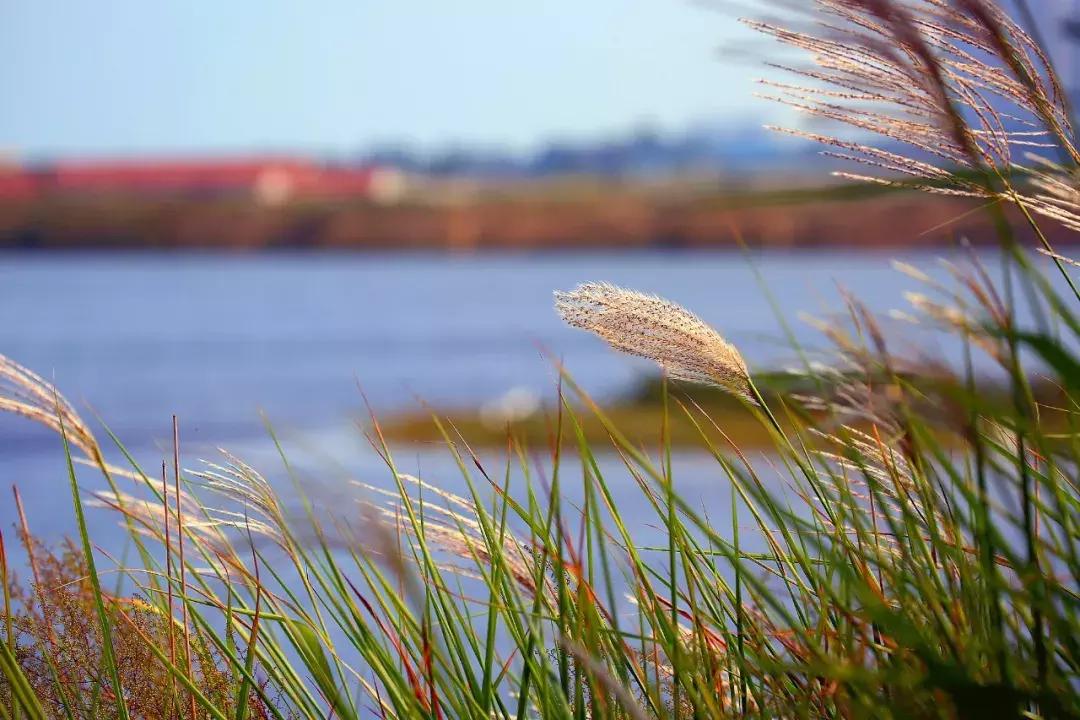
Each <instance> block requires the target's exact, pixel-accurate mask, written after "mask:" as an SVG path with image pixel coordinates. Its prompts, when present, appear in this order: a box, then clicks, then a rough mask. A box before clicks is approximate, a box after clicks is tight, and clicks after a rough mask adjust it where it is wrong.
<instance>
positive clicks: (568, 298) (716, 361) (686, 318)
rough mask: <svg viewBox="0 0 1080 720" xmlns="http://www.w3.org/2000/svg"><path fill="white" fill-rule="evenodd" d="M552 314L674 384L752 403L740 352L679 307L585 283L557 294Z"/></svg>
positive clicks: (640, 294) (751, 388) (613, 288)
mask: <svg viewBox="0 0 1080 720" xmlns="http://www.w3.org/2000/svg"><path fill="white" fill-rule="evenodd" d="M555 308H556V310H558V312H559V315H560V316H562V319H563V320H564V321H566V323H567V324H569V325H572V326H573V327H576V328H581V329H582V330H588V331H589V332H591V333H593V334H595V335H598V336H599V337H600V338H602V339H603V340H604V341H605V342H607V344H608V345H610V346H611V347H613V348H615V349H616V350H619V351H621V352H624V353H627V354H629V355H637V356H638V357H643V358H647V359H649V360H652V361H653V362H655V363H657V364H658V365H660V367H662V368H663V369H664V370H665V371H666V372H667V373H668V375H669V376H670V377H672V378H674V379H676V380H686V381H688V382H694V383H701V384H704V385H714V386H717V387H720V388H723V389H725V390H727V391H728V392H730V393H732V394H734V395H737V396H739V397H742V398H745V399H747V400H749V401H751V402H753V401H754V393H753V387H752V385H751V383H750V373H749V371H748V370H747V369H746V363H745V362H744V361H743V359H742V356H741V355H740V354H739V351H738V350H736V349H735V347H734V346H732V345H731V344H730V343H728V342H727V341H725V340H724V338H722V337H720V334H719V333H717V332H716V331H715V330H713V329H712V328H711V327H709V325H707V324H706V323H705V322H704V321H702V320H701V318H699V317H698V316H697V315H694V314H693V313H692V312H690V311H689V310H687V309H685V308H683V307H681V306H680V305H676V304H675V303H673V302H670V301H668V300H664V299H663V298H659V297H656V296H655V295H646V294H644V293H639V292H634V291H632V290H626V289H624V288H621V287H618V286H616V285H611V284H608V283H584V284H582V285H579V286H578V287H577V288H576V289H574V290H571V291H558V292H556V293H555Z"/></svg>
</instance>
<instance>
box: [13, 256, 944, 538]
mask: <svg viewBox="0 0 1080 720" xmlns="http://www.w3.org/2000/svg"><path fill="white" fill-rule="evenodd" d="M892 257H893V256H892V255H883V254H871V253H867V254H859V253H852V252H840V251H802V252H797V253H766V254H760V255H754V256H753V257H752V261H753V264H754V265H755V266H756V267H757V268H758V269H759V270H760V273H761V276H762V279H763V281H764V283H765V285H766V286H767V287H768V288H769V290H770V292H771V293H772V295H773V298H774V300H775V302H776V304H777V305H778V307H779V308H781V310H782V312H783V313H784V315H785V316H786V317H788V318H789V319H790V320H791V321H792V328H793V330H794V332H795V333H796V336H797V337H798V338H799V340H800V341H801V342H804V343H806V344H808V345H810V346H813V347H818V346H823V343H822V341H821V339H820V336H819V334H818V333H817V332H816V331H815V330H813V329H812V328H811V327H809V326H807V325H806V324H805V323H802V322H800V321H798V319H797V318H796V315H797V313H799V312H800V311H808V312H810V313H812V314H817V315H828V314H830V313H833V312H836V311H837V310H838V309H840V308H841V302H840V298H839V295H838V292H837V285H840V286H843V287H844V288H846V289H848V290H850V291H851V292H853V293H854V294H855V295H856V296H858V297H860V298H862V299H863V300H865V301H866V302H867V303H868V304H869V305H870V307H871V308H873V309H875V310H879V311H886V310H888V309H890V308H899V307H903V306H904V301H903V297H902V294H903V291H904V290H907V289H918V288H917V285H918V284H917V283H916V282H915V281H914V280H911V279H910V278H908V277H906V276H904V275H902V274H900V273H898V272H896V271H895V270H893V269H892V268H891V266H890V260H891V258H892ZM934 257H935V256H934V255H932V254H913V255H906V256H904V257H903V258H902V259H903V260H905V261H907V262H910V263H913V264H915V265H917V266H920V267H923V268H925V269H928V270H933V268H934V267H935V262H934ZM937 273H938V274H940V271H937ZM586 280H604V281H610V282H614V283H617V284H620V285H624V286H627V287H631V288H634V289H638V290H643V291H648V292H655V293H658V294H660V295H663V296H665V297H667V298H669V299H672V300H675V301H677V302H680V303H682V304H684V305H686V306H687V307H689V308H690V309H692V310H694V311H695V312H697V313H698V314H700V315H701V316H702V317H703V318H704V319H705V320H707V321H709V322H710V323H712V324H714V325H715V326H716V327H717V328H718V329H719V330H720V332H721V333H722V334H723V335H724V336H725V337H727V338H728V339H729V340H730V341H731V342H733V343H734V344H735V345H737V346H738V347H739V348H740V349H741V350H742V352H743V353H744V355H745V356H746V358H747V359H748V361H749V362H750V364H751V365H752V366H753V367H756V368H772V367H783V366H787V365H794V364H795V357H796V356H795V353H794V352H792V350H791V349H790V348H788V347H787V345H786V344H785V343H784V342H783V341H782V339H781V338H782V331H781V328H780V326H779V324H778V322H777V320H776V318H775V316H774V315H773V311H772V310H771V308H770V304H769V303H768V302H766V300H765V296H764V294H763V291H762V289H761V286H760V284H759V282H758V280H757V279H756V278H755V275H754V272H753V271H752V268H751V261H750V260H748V258H747V257H746V256H744V255H743V254H741V253H738V252H734V253H732V252H714V253H701V254H698V253H677V254H659V253H657V254H652V253H642V254H543V255H481V256H472V257H454V256H442V255H437V256H436V255H409V256H399V255H350V254H340V255H338V254H272V255H250V256H247V255H240V256H232V255H189V254H138V255H116V254H108V253H105V254H95V255H65V254H61V255H45V254H9V255H0V352H2V353H4V354H6V355H8V356H9V357H11V358H13V359H14V360H16V361H18V362H20V363H22V364H24V365H26V366H28V367H29V368H31V369H33V370H35V371H36V372H38V373H40V374H41V375H43V376H45V377H46V378H50V379H54V380H55V383H56V384H57V386H58V387H59V388H60V390H61V392H62V393H64V394H65V395H66V396H67V397H68V398H69V399H70V400H71V401H72V403H73V404H74V405H75V406H76V407H77V408H78V409H79V410H80V412H83V414H84V417H91V416H92V415H93V413H95V412H96V413H99V414H100V415H101V417H102V418H104V419H105V421H106V422H107V423H108V424H109V426H110V427H111V428H112V429H113V430H114V431H115V432H116V433H117V434H118V435H119V436H120V437H121V438H122V439H123V440H124V441H125V443H126V444H127V446H128V447H129V449H131V450H132V451H133V452H134V453H135V455H136V457H137V458H138V459H139V460H140V461H141V462H143V463H145V466H146V467H150V468H152V467H155V466H160V460H161V457H162V456H163V454H165V453H166V447H167V438H168V437H169V432H170V431H169V428H170V422H171V416H172V414H174V413H175V414H177V415H178V416H179V417H180V422H181V428H182V436H183V446H184V462H185V464H186V465H188V466H194V465H196V464H197V462H198V459H199V458H206V457H214V454H215V448H216V447H219V446H220V447H224V448H227V449H229V450H230V451H232V452H234V453H236V454H237V455H239V456H241V457H243V458H245V459H247V460H250V461H252V462H253V464H255V465H256V466H257V467H259V468H260V469H263V470H264V471H265V472H266V474H267V475H268V476H271V477H277V476H279V475H280V472H279V466H280V463H279V462H278V461H276V460H275V456H274V452H273V447H272V445H271V444H270V443H269V441H268V440H267V438H266V433H265V430H264V429H263V424H262V420H261V415H260V413H265V415H266V417H268V418H269V419H270V420H271V421H272V422H273V424H274V425H275V427H276V428H277V429H278V430H279V432H280V433H281V434H282V436H283V437H284V439H285V441H286V445H288V446H289V447H290V452H296V453H298V454H299V455H300V456H302V457H304V458H307V459H308V460H309V461H310V462H309V464H308V466H307V467H308V468H309V471H308V472H309V475H310V476H311V477H312V482H313V483H315V484H316V485H318V486H319V487H321V491H322V492H326V493H327V494H328V495H327V496H328V497H337V496H338V495H342V494H346V491H345V490H343V489H342V488H343V487H345V485H344V484H343V480H344V479H345V478H360V479H364V480H373V479H374V480H375V481H376V482H377V481H379V480H378V479H383V480H384V479H385V477H386V471H385V469H384V468H383V467H382V466H381V463H380V461H379V459H378V457H377V455H376V454H375V453H374V452H373V451H372V450H371V449H370V447H369V446H368V445H367V443H366V441H365V440H364V439H363V438H362V437H361V436H360V434H359V432H358V431H357V430H356V427H355V424H354V423H355V420H356V419H357V418H361V417H363V416H364V414H365V410H364V401H363V399H362V396H361V391H360V390H361V388H362V390H363V392H364V393H365V394H366V396H367V398H368V399H369V401H370V402H371V403H372V405H373V406H374V407H375V408H376V409H377V411H378V412H381V413H389V412H393V411H394V410H397V409H402V408H415V407H418V405H419V403H420V401H421V400H423V401H427V402H430V403H432V404H433V405H436V406H449V405H475V404H479V403H484V402H488V401H491V400H494V399H497V398H499V397H500V396H502V395H503V394H505V393H506V392H508V391H510V390H512V389H514V388H525V389H528V390H530V391H533V392H535V393H538V394H540V395H542V396H545V397H550V396H551V395H552V394H553V391H554V386H555V383H554V372H553V370H552V365H551V361H550V360H549V359H547V357H545V353H546V354H547V355H548V356H551V357H561V358H563V360H564V361H565V363H566V365H567V367H568V368H569V370H570V371H571V372H572V373H573V375H574V376H575V377H576V379H577V380H578V381H579V383H580V384H581V385H582V386H584V387H585V388H586V389H587V390H589V391H590V392H592V393H594V394H596V395H598V396H600V397H605V396H611V395H613V394H615V393H618V392H620V391H624V390H626V389H628V388H630V387H632V386H633V384H634V382H635V381H637V380H639V379H640V378H642V377H645V376H647V375H648V374H650V373H652V372H654V370H653V369H652V368H651V367H650V366H649V365H648V364H647V363H643V362H638V361H636V360H634V359H631V358H627V357H625V356H621V355H617V354H615V353H613V352H611V351H610V350H609V349H607V348H606V346H604V345H603V344H602V343H601V342H599V341H598V340H596V339H594V338H592V337H591V336H588V335H586V334H585V333H582V332H580V331H575V330H572V329H569V328H567V327H565V326H564V325H563V324H562V323H561V321H560V320H559V319H558V317H557V316H556V315H555V313H554V311H553V310H552V291H553V290H555V289H565V288H571V287H573V286H574V285H576V284H577V283H579V282H582V281H586ZM903 328H904V326H903V324H898V326H897V330H898V331H899V332H901V333H902V337H905V338H908V339H911V341H912V342H918V343H919V344H920V345H921V346H922V347H923V348H924V349H926V350H929V351H930V352H931V354H933V353H934V352H944V353H949V352H952V351H953V350H955V348H949V347H947V346H946V347H943V348H937V347H936V346H935V344H934V343H935V342H937V340H936V339H935V338H934V337H932V336H927V335H926V334H919V335H918V336H917V337H912V335H911V333H912V332H913V331H912V330H910V329H908V330H904V329H903ZM99 437H104V436H103V434H99ZM398 459H399V462H400V463H401V465H402V467H403V469H405V470H408V471H412V472H418V473H420V474H422V475H424V476H425V478H427V479H429V480H432V481H433V482H436V483H439V482H440V481H442V482H443V483H444V484H447V485H450V486H454V485H457V484H458V483H459V481H456V480H454V479H453V475H454V473H455V471H454V470H453V467H452V465H451V463H450V462H449V460H448V458H447V453H446V452H445V451H444V450H440V449H439V448H431V447H420V448H403V449H402V450H401V452H400V453H399V456H398ZM616 469H617V468H616ZM676 470H677V472H679V473H680V475H682V476H685V477H686V480H685V481H683V483H684V484H683V486H684V487H685V488H687V489H688V490H687V491H688V492H691V493H697V494H700V495H703V496H708V495H709V494H710V493H711V492H713V491H714V489H715V488H716V487H718V482H719V480H718V478H719V474H718V471H717V468H716V467H715V466H714V465H713V464H712V463H711V462H709V461H708V460H707V459H705V458H704V457H699V456H695V455H694V454H692V453H691V454H684V455H682V456H680V457H679V458H677V465H676ZM82 475H83V476H85V477H86V478H87V480H88V484H90V485H91V486H92V487H93V486H96V485H95V483H97V482H98V481H97V479H96V478H95V477H94V476H93V474H92V473H90V472H88V471H84V472H83V473H82ZM66 482H67V481H66V474H65V471H64V467H63V458H62V456H61V454H60V450H59V441H58V440H57V438H56V436H55V435H53V434H52V433H50V432H48V431H46V430H43V429H41V428H39V427H37V426H35V425H32V424H31V423H29V422H27V421H24V420H22V419H19V418H13V417H7V416H4V417H0V488H2V490H0V527H2V528H3V529H4V530H5V531H7V530H8V529H9V528H10V527H11V525H12V523H13V522H14V520H15V512H14V508H13V505H12V503H11V502H9V499H10V497H11V495H10V486H11V485H12V484H16V485H18V486H19V488H20V490H21V493H22V495H23V497H24V499H25V500H26V503H27V507H28V511H29V513H30V517H31V519H32V525H33V529H34V531H35V532H36V533H39V534H41V535H43V536H45V537H47V538H53V539H55V538H56V537H59V536H61V535H62V534H64V533H65V532H71V531H73V529H74V526H73V524H72V510H71V504H70V497H69V492H68V489H67V484H66ZM725 497H726V494H725ZM640 510H641V512H645V508H644V506H642V507H641V509H640ZM633 511H634V512H636V510H633ZM90 522H91V525H92V527H93V528H94V531H95V533H96V536H97V537H98V538H99V539H101V538H104V539H102V543H103V544H104V545H105V546H109V538H114V537H116V533H117V531H116V530H115V529H114V522H115V518H114V517H111V516H110V515H109V514H108V513H106V512H103V511H95V512H92V513H90Z"/></svg>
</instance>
